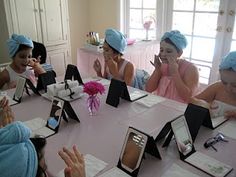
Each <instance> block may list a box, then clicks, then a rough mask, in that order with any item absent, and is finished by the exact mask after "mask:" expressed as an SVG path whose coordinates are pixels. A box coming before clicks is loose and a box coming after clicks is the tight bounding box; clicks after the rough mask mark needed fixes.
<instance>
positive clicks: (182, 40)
mask: <svg viewBox="0 0 236 177" xmlns="http://www.w3.org/2000/svg"><path fill="white" fill-rule="evenodd" d="M167 38H168V39H170V40H171V42H173V43H174V45H175V46H176V47H177V48H178V49H179V50H183V49H184V48H186V47H187V44H188V42H187V39H186V37H185V36H184V35H183V34H181V33H180V32H179V31H178V30H173V31H170V32H166V33H165V34H164V35H163V36H162V38H161V41H164V40H165V39H167Z"/></svg>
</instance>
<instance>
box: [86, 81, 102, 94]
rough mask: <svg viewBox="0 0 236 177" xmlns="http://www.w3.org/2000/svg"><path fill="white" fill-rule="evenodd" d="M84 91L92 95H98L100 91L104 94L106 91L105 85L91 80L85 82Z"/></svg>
mask: <svg viewBox="0 0 236 177" xmlns="http://www.w3.org/2000/svg"><path fill="white" fill-rule="evenodd" d="M83 91H84V93H87V94H88V95H90V96H91V95H97V94H98V93H100V94H103V93H105V87H104V86H103V85H102V84H100V83H98V82H96V81H90V82H87V83H85V84H84V90H83Z"/></svg>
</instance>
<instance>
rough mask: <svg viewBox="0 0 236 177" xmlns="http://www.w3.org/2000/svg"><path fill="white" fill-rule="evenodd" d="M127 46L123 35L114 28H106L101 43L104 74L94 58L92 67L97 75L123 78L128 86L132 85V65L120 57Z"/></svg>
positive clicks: (107, 77)
mask: <svg viewBox="0 0 236 177" xmlns="http://www.w3.org/2000/svg"><path fill="white" fill-rule="evenodd" d="M126 46H127V42H126V39H125V37H124V35H123V34H122V33H121V32H119V31H117V30H115V29H107V30H106V32H105V42H104V44H103V55H104V59H105V63H104V68H105V69H104V74H102V71H101V68H102V67H101V63H100V62H99V60H98V59H96V60H95V62H94V65H93V68H94V70H95V71H96V73H97V76H99V77H103V78H106V79H111V78H116V79H119V80H124V81H125V83H126V84H127V85H129V86H131V85H132V82H133V77H134V66H133V64H132V63H130V62H129V61H127V60H125V59H124V58H122V55H123V53H124V50H125V48H126Z"/></svg>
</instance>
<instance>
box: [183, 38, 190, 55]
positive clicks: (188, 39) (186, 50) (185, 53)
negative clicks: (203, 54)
mask: <svg viewBox="0 0 236 177" xmlns="http://www.w3.org/2000/svg"><path fill="white" fill-rule="evenodd" d="M185 37H186V39H187V41H188V45H187V47H186V48H185V49H184V50H183V57H184V58H190V51H191V37H190V36H185Z"/></svg>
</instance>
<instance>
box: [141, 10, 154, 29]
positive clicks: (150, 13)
mask: <svg viewBox="0 0 236 177" xmlns="http://www.w3.org/2000/svg"><path fill="white" fill-rule="evenodd" d="M149 20H150V21H152V24H151V27H150V29H153V28H155V26H156V25H155V24H156V11H155V10H143V23H144V22H145V21H149Z"/></svg>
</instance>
